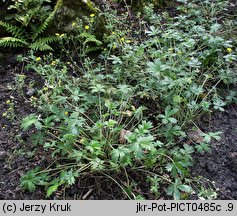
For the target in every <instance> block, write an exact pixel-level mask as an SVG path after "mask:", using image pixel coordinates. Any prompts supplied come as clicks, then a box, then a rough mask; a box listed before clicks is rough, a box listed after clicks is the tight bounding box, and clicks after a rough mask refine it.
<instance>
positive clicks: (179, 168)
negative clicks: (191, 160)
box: [166, 161, 187, 177]
mask: <svg viewBox="0 0 237 216" xmlns="http://www.w3.org/2000/svg"><path fill="white" fill-rule="evenodd" d="M166 170H167V171H169V172H171V174H172V176H173V177H176V176H177V175H178V174H180V175H185V174H186V173H187V171H186V169H185V166H184V163H183V162H181V161H178V162H175V161H174V162H173V163H169V164H167V166H166Z"/></svg>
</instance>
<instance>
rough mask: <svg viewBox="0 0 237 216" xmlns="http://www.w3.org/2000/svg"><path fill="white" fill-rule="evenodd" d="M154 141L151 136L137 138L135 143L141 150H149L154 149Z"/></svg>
mask: <svg viewBox="0 0 237 216" xmlns="http://www.w3.org/2000/svg"><path fill="white" fill-rule="evenodd" d="M154 139H155V138H154V137H153V136H152V135H149V136H144V137H139V138H138V139H137V143H138V144H139V145H140V146H141V147H142V148H143V149H146V150H151V149H152V148H154V144H153V141H154Z"/></svg>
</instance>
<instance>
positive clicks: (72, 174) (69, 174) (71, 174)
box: [60, 169, 79, 185]
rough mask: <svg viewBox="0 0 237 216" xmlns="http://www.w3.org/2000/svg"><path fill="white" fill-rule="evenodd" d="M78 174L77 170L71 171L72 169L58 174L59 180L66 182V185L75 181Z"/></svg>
mask: <svg viewBox="0 0 237 216" xmlns="http://www.w3.org/2000/svg"><path fill="white" fill-rule="evenodd" d="M78 176H79V173H78V172H77V171H73V170H72V169H71V170H69V171H63V172H62V173H61V174H60V182H61V183H66V184H67V185H73V184H74V183H75V181H76V179H75V178H76V177H78Z"/></svg>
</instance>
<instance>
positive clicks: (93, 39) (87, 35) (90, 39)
mask: <svg viewBox="0 0 237 216" xmlns="http://www.w3.org/2000/svg"><path fill="white" fill-rule="evenodd" d="M79 37H81V38H85V41H84V44H87V43H90V42H93V43H95V44H96V45H97V46H100V45H102V42H101V41H100V40H98V39H96V36H95V35H92V34H90V33H87V32H83V33H81V34H80V36H79Z"/></svg>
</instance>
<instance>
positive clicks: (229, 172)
mask: <svg viewBox="0 0 237 216" xmlns="http://www.w3.org/2000/svg"><path fill="white" fill-rule="evenodd" d="M204 119H206V120H205V121H204ZM200 125H201V126H200V128H201V129H202V130H203V131H205V132H208V131H211V132H216V131H221V132H223V134H222V135H221V137H222V139H221V140H220V141H213V142H212V144H211V147H212V150H211V153H210V154H207V153H206V154H204V155H195V156H194V159H195V163H194V167H193V171H192V173H193V175H194V176H197V175H201V176H203V177H205V178H207V179H209V180H211V181H214V182H215V186H216V187H217V188H219V189H220V191H219V197H218V199H237V105H236V104H233V105H230V106H229V107H227V108H226V110H225V112H216V113H214V114H213V115H212V116H210V117H209V118H208V119H207V118H206V117H205V118H203V121H202V124H200Z"/></svg>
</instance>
